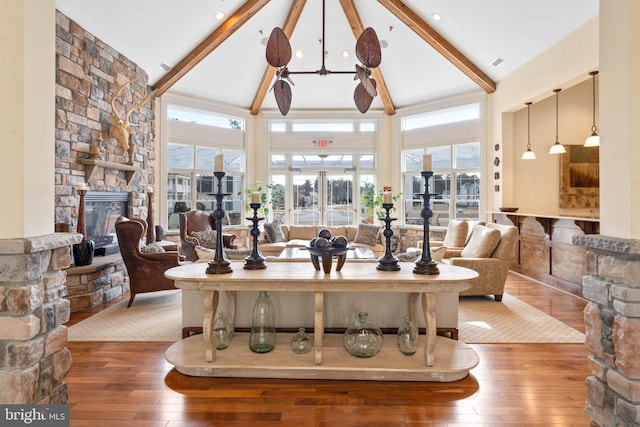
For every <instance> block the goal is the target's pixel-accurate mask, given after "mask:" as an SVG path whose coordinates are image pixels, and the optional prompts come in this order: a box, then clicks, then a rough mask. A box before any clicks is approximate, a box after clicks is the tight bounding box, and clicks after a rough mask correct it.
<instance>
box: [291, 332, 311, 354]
mask: <svg viewBox="0 0 640 427" xmlns="http://www.w3.org/2000/svg"><path fill="white" fill-rule="evenodd" d="M312 347H313V340H312V339H311V337H310V336H309V335H308V334H307V333H306V332H305V331H304V328H299V329H298V332H297V333H296V334H295V335H294V336H293V337H292V338H291V350H293V352H294V353H297V354H304V353H309V352H310V351H311V348H312Z"/></svg>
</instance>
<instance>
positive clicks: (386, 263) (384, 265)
mask: <svg viewBox="0 0 640 427" xmlns="http://www.w3.org/2000/svg"><path fill="white" fill-rule="evenodd" d="M382 208H383V209H384V210H385V211H386V212H387V214H386V216H385V217H384V231H383V232H382V235H383V236H384V239H385V251H384V255H383V256H381V257H380V258H378V265H377V266H376V269H378V270H383V271H398V270H400V265H399V264H398V258H396V257H395V256H393V254H392V253H391V236H393V230H392V229H391V221H395V220H396V219H397V218H391V216H389V211H390V210H391V209H392V208H393V203H383V204H382Z"/></svg>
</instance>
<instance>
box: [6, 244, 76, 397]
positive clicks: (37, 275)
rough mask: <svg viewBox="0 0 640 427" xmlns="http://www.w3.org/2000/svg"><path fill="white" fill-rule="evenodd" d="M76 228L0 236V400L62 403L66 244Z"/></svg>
mask: <svg viewBox="0 0 640 427" xmlns="http://www.w3.org/2000/svg"><path fill="white" fill-rule="evenodd" d="M81 237H82V236H81V235H80V234H70V233H56V234H51V235H48V236H43V237H36V238H28V239H5V240H0V384H2V387H0V402H2V403H4V404H49V403H51V404H60V403H68V400H69V399H68V393H67V385H66V383H65V381H64V378H65V376H66V375H67V372H68V371H69V369H70V368H71V354H70V352H69V350H68V349H67V347H66V344H67V327H66V326H64V323H65V322H67V321H68V320H69V313H70V311H69V307H70V303H69V301H68V300H66V299H64V298H63V296H64V295H65V293H66V288H65V286H64V282H65V279H66V273H65V271H64V269H65V268H68V267H69V262H70V255H69V246H70V245H72V244H74V243H78V242H79V241H80V239H81Z"/></svg>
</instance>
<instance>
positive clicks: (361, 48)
mask: <svg viewBox="0 0 640 427" xmlns="http://www.w3.org/2000/svg"><path fill="white" fill-rule="evenodd" d="M356 56H357V57H358V59H359V60H360V62H362V63H363V64H364V65H365V66H366V67H368V68H376V67H377V66H379V65H380V62H382V49H381V48H380V42H379V41H378V36H377V34H376V31H375V30H374V29H373V28H371V27H367V28H365V30H364V31H363V32H362V34H360V37H358V41H357V42H356Z"/></svg>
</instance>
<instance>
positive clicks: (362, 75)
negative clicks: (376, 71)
mask: <svg viewBox="0 0 640 427" xmlns="http://www.w3.org/2000/svg"><path fill="white" fill-rule="evenodd" d="M358 79H359V80H360V81H361V82H364V81H365V80H367V70H365V69H364V67H362V66H360V65H358V64H356V75H355V76H354V77H353V80H358Z"/></svg>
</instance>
